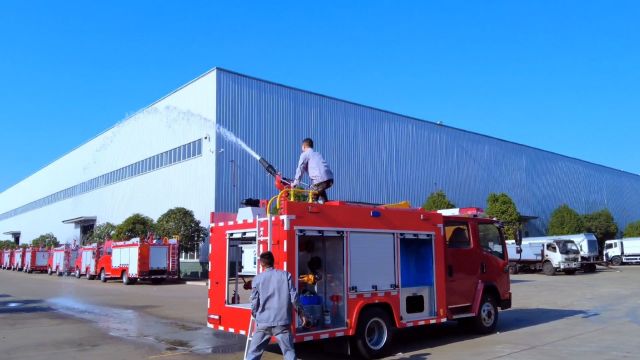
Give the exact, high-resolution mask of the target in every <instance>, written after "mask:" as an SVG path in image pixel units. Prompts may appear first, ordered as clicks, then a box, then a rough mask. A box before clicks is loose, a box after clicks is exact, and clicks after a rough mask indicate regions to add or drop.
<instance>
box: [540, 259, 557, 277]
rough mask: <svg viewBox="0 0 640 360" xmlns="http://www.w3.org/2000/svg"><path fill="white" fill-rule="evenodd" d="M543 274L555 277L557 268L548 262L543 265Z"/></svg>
mask: <svg viewBox="0 0 640 360" xmlns="http://www.w3.org/2000/svg"><path fill="white" fill-rule="evenodd" d="M542 272H543V273H544V274H545V275H547V276H554V275H555V274H556V268H555V267H553V264H552V263H551V262H550V261H547V262H545V263H544V264H542Z"/></svg>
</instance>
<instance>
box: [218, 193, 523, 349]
mask: <svg viewBox="0 0 640 360" xmlns="http://www.w3.org/2000/svg"><path fill="white" fill-rule="evenodd" d="M291 200H292V199H288V198H287V196H286V194H285V196H282V193H281V196H280V197H279V198H278V199H277V201H278V204H279V205H278V208H279V210H278V212H277V216H273V215H271V216H264V215H263V217H254V218H253V219H247V220H239V221H228V220H227V221H224V222H213V221H212V224H211V241H210V244H211V245H210V252H209V254H210V255H209V260H210V262H209V269H210V272H209V279H210V280H209V282H210V285H209V303H208V317H207V325H208V326H209V327H211V328H214V329H216V330H222V331H227V332H232V333H237V334H241V335H247V333H248V332H249V331H250V326H251V325H250V319H251V309H250V308H251V306H250V299H249V294H250V291H249V290H250V288H251V286H250V284H251V279H252V278H253V276H252V275H256V274H257V273H259V272H260V271H261V270H260V267H259V266H258V267H257V268H256V267H255V262H256V260H255V255H254V257H253V259H249V260H247V257H246V254H247V251H251V250H253V251H254V254H260V253H261V252H263V251H266V250H268V249H270V250H271V251H272V252H273V254H274V256H275V259H276V262H275V268H276V269H282V270H286V271H288V272H289V273H291V274H292V275H293V278H294V279H298V282H297V288H298V293H299V294H300V300H301V303H302V306H303V308H304V314H305V317H306V318H307V320H308V322H307V323H306V324H303V323H302V322H301V320H298V321H297V322H296V323H295V324H292V334H293V336H294V340H295V342H305V341H315V340H321V339H327V338H335V337H345V336H347V337H351V339H350V340H352V342H351V343H353V344H354V345H355V346H356V348H357V349H358V350H359V351H360V353H361V354H362V355H364V356H365V357H377V356H381V355H382V354H384V351H385V349H386V348H387V344H388V340H389V339H390V334H392V333H393V331H391V330H392V329H395V328H398V329H402V328H409V327H414V326H420V325H429V324H437V323H443V322H446V321H450V320H460V321H466V322H469V323H471V324H472V325H474V327H475V328H476V329H477V330H478V331H479V332H481V333H490V332H493V331H494V330H495V328H496V325H497V318H498V308H502V309H508V308H510V307H511V292H510V282H509V273H508V258H507V249H506V245H505V242H504V236H503V232H502V228H501V225H500V224H499V223H497V222H496V221H494V220H491V219H487V218H482V217H479V216H478V215H477V214H476V213H474V212H472V211H459V212H458V213H459V214H460V215H458V216H448V215H447V216H444V215H442V214H440V213H436V212H427V211H424V210H422V209H411V208H396V207H393V206H387V207H385V206H375V205H363V204H356V203H346V202H341V201H330V202H327V203H325V204H316V203H309V202H298V201H291ZM465 212H468V213H469V214H464V213H465ZM463 214H464V215H463ZM217 217H218V218H225V219H228V218H229V215H228V214H222V215H219V214H212V219H215V218H217ZM238 218H240V217H238ZM247 261H248V263H247ZM247 269H248V270H249V271H247ZM253 269H255V270H253ZM252 271H253V274H252V273H251V272H252ZM383 335H384V336H383ZM372 339H373V340H372ZM376 339H377V340H376Z"/></svg>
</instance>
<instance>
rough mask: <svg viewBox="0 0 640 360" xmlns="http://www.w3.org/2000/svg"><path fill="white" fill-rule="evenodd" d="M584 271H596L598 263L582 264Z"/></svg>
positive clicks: (586, 272)
mask: <svg viewBox="0 0 640 360" xmlns="http://www.w3.org/2000/svg"><path fill="white" fill-rule="evenodd" d="M582 271H583V272H584V273H585V274H588V273H594V272H596V264H584V265H583V266H582Z"/></svg>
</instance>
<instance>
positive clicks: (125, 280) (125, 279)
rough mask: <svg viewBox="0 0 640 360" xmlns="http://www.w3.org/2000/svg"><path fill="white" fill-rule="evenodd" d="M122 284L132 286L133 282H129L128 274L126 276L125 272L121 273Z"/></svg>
mask: <svg viewBox="0 0 640 360" xmlns="http://www.w3.org/2000/svg"><path fill="white" fill-rule="evenodd" d="M122 283H123V284H124V285H131V284H133V280H131V279H130V278H129V274H127V272H126V271H124V272H123V273H122Z"/></svg>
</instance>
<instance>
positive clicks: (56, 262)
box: [47, 244, 78, 276]
mask: <svg viewBox="0 0 640 360" xmlns="http://www.w3.org/2000/svg"><path fill="white" fill-rule="evenodd" d="M76 256H78V248H77V247H76V246H71V245H70V244H64V245H62V246H59V247H57V248H54V249H53V250H51V255H50V256H49V262H48V268H47V273H48V274H49V275H52V274H53V273H55V274H56V275H58V276H62V275H69V274H71V273H72V272H73V271H74V270H75V264H76Z"/></svg>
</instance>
